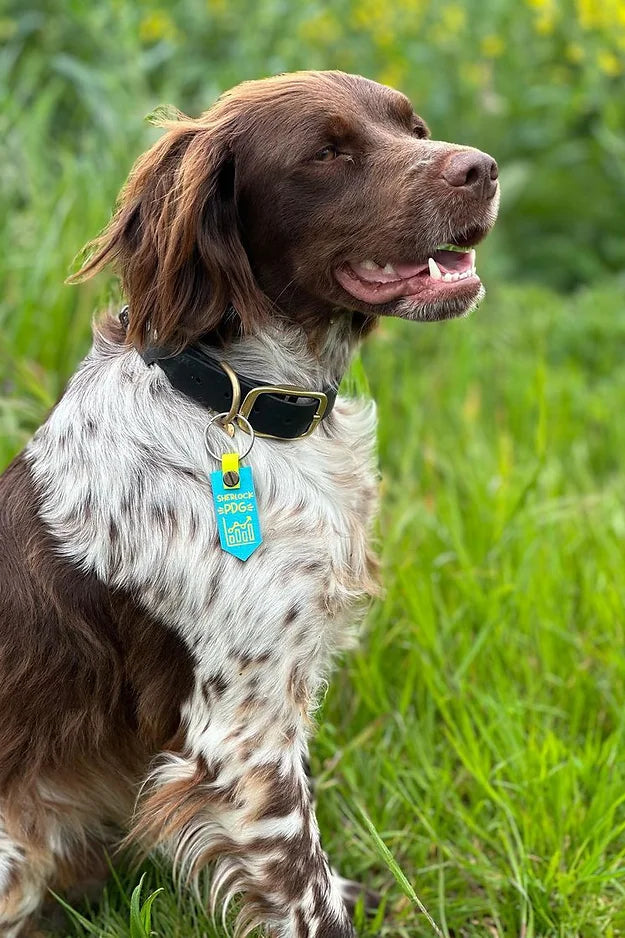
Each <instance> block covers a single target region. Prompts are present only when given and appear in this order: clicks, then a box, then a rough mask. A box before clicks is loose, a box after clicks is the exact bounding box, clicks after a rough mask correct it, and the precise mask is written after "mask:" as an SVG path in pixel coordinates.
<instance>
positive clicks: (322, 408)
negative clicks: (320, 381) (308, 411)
mask: <svg viewBox="0 0 625 938" xmlns="http://www.w3.org/2000/svg"><path fill="white" fill-rule="evenodd" d="M262 394H284V395H285V396H286V397H307V398H309V400H313V401H317V410H316V413H315V414H313V417H312V420H311V421H310V426H309V427H308V428H307V429H306V430H304V431H303V433H300V434H298V435H297V436H295V437H293V439H294V440H302V439H303V438H304V437H306V436H310V434H311V433H312V432H313V430H315V428H316V427H317V426H318V425H319V423H320V422H321V420H323V415H324V414H325V412H326V408H327V406H328V396H327V394H324V392H323V391H308V390H307V389H305V388H297V387H293V386H292V385H277V384H276V385H271V384H266V385H261V386H260V387H257V388H252V390H251V391H248V393H247V394H246V395H245V398H244V400H243V403H242V404H241V406H240V408H239V414H240V415H241V416H242V417H245V418H246V419H247V418H249V416H250V413H251V411H252V408H253V406H254V404H255V403H256V400H257V399H258V398H259V397H260V396H261V395H262ZM241 429H242V430H245V427H244V426H241ZM256 436H262V437H267V438H272V434H271V433H259V432H258V430H257V431H256Z"/></svg>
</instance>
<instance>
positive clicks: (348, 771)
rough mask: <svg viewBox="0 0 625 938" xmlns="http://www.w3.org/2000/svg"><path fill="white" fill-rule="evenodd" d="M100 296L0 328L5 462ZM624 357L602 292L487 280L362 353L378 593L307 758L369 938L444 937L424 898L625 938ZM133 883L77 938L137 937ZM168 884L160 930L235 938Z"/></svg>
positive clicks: (470, 932)
mask: <svg viewBox="0 0 625 938" xmlns="http://www.w3.org/2000/svg"><path fill="white" fill-rule="evenodd" d="M54 257H55V255H54V249H53V247H50V248H49V258H48V261H45V259H44V260H42V261H40V263H41V264H42V266H45V263H48V262H49V263H50V264H52V263H53V261H54ZM57 273H58V278H59V281H60V279H61V273H60V272H57ZM101 289H102V287H101ZM92 299H93V297H92ZM84 302H86V300H83V299H82V298H79V299H76V291H75V290H74V291H71V290H70V288H63V289H61V288H60V287H59V288H58V290H55V293H54V301H53V302H52V303H51V304H50V306H49V307H48V306H47V301H46V297H45V296H44V298H43V300H42V302H41V306H40V313H39V315H40V317H41V322H42V323H45V328H43V329H42V330H41V331H40V332H33V330H32V328H29V327H28V325H25V324H24V323H23V322H21V317H20V316H19V315H15V316H14V317H13V318H11V319H10V320H8V321H7V322H6V324H5V330H4V338H3V342H4V343H5V345H6V351H7V353H8V355H9V356H10V360H11V363H12V364H11V367H10V385H9V386H6V382H8V381H9V377H8V374H9V372H8V371H7V377H6V378H5V393H4V395H3V397H2V398H1V399H0V400H1V403H0V420H1V423H0V438H1V443H2V447H3V449H2V457H3V459H4V461H5V462H6V460H7V459H8V458H9V455H10V453H11V452H12V451H14V450H15V449H16V448H17V447H18V446H19V445H20V444H21V443H22V442H23V440H24V438H25V437H26V436H27V434H28V432H29V431H30V430H31V428H32V426H33V425H35V424H36V422H37V421H39V420H40V419H41V418H42V417H43V416H44V412H45V409H46V407H47V406H48V404H49V403H50V401H51V400H52V399H53V396H54V395H55V394H56V393H57V391H58V389H59V386H60V383H61V381H62V379H63V376H64V375H65V374H66V373H67V371H68V370H69V369H70V368H71V367H72V365H73V364H74V360H75V358H76V357H77V356H78V354H79V353H80V352H82V351H83V350H84V348H85V347H86V342H87V321H86V320H87V317H86V316H85V315H84V310H83V309H82V304H83V303H84ZM72 304H77V305H76V310H77V312H75V314H73V315H72V314H71V309H72ZM79 313H80V315H79ZM31 326H32V321H31ZM624 356H625V309H624V308H623V304H622V301H621V299H620V297H619V295H618V291H616V290H615V289H614V287H613V285H611V284H606V285H604V286H601V287H596V288H594V289H588V290H587V291H585V292H581V293H579V294H577V295H576V296H573V297H561V296H558V295H556V294H554V293H551V292H549V291H547V290H545V289H543V288H538V287H523V288H520V287H506V288H504V287H503V286H499V287H497V286H494V287H493V288H492V289H491V291H490V293H489V297H488V299H487V301H486V302H485V303H484V304H483V306H482V308H481V309H480V311H479V312H478V313H476V314H474V315H473V316H472V317H471V318H470V319H468V320H463V321H458V322H453V323H448V324H445V325H439V326H416V325H413V324H409V323H401V322H384V323H382V325H381V327H380V329H379V332H378V334H377V335H376V336H375V337H374V338H372V339H371V340H370V341H369V343H368V345H367V346H366V348H365V350H364V352H363V357H362V366H363V367H362V371H363V372H364V374H366V376H367V378H368V380H369V382H370V386H371V391H372V393H373V395H374V396H375V398H376V399H377V401H378V403H379V410H380V463H381V467H382V493H383V500H382V515H381V521H380V552H381V555H382V559H383V564H384V569H385V583H386V595H385V597H384V598H383V599H382V600H381V601H378V602H376V603H375V604H374V605H373V606H372V608H371V610H370V612H369V615H368V617H367V622H366V631H365V635H364V637H363V641H362V645H361V649H360V650H359V651H358V652H357V653H356V654H353V655H351V656H350V657H349V658H347V659H346V661H345V663H344V665H343V667H342V668H341V669H340V671H339V673H338V674H337V675H336V677H335V680H334V682H333V684H332V686H331V689H330V691H329V693H328V696H327V699H326V701H325V704H324V708H323V711H322V713H321V715H320V720H319V723H320V727H319V732H318V735H317V739H316V742H315V744H314V749H313V752H314V764H315V765H314V767H315V770H316V774H317V777H318V779H319V814H320V821H321V826H322V830H323V833H324V838H325V843H326V847H327V849H328V851H329V853H330V854H331V856H332V858H333V859H334V860H335V861H336V863H337V865H338V866H339V867H340V868H341V869H342V870H343V871H345V873H346V875H350V876H353V877H355V878H360V879H363V880H366V881H367V882H368V883H370V884H372V885H374V886H376V887H379V888H381V889H382V890H383V892H384V894H385V896H386V899H387V915H388V917H387V920H386V922H385V923H383V924H378V925H376V924H375V923H374V924H373V925H371V924H369V925H364V924H363V925H362V927H361V934H362V935H365V936H370V935H373V934H379V935H382V936H389V938H390V936H394V938H395V936H403V938H407V936H410V938H412V936H424V938H428V936H432V935H434V934H435V930H434V928H433V927H432V926H431V925H430V924H429V922H428V919H427V918H426V916H425V915H423V914H422V913H421V912H420V911H419V904H418V902H422V903H423V904H424V905H425V907H426V908H427V910H428V912H429V913H430V915H431V916H432V918H433V919H434V920H435V922H436V923H437V924H438V926H439V928H440V930H441V932H442V934H443V935H445V936H456V938H460V936H466V938H470V936H478V935H479V936H484V935H487V936H500V938H504V936H506V938H508V936H514V938H539V936H540V938H555V936H559V938H574V936H579V938H594V936H597V938H599V936H608V938H609V936H618V935H621V934H623V933H625V911H624V909H625V902H624V891H625V890H624V885H625V884H624V879H623V876H624V873H625V840H624V837H623V831H624V829H625V804H624V803H625V795H624V792H625V765H624V762H623V757H622V754H623V742H624V739H623V737H624V734H625V709H624V708H623V694H624V680H625V656H623V654H622V648H623V644H624V639H625V635H624V634H623V633H624V631H625V623H624V620H623V608H624V606H625V602H624V601H625V595H624V594H625V585H624V580H623V576H622V563H623V548H622V543H623V536H624V534H625V509H624V508H623V502H622V491H623V470H622V466H621V460H620V455H621V454H622V453H623V452H625V423H624V422H623V420H622V419H620V416H621V414H622V413H623V410H624V409H625V381H624V380H623V377H622V374H623V373H622V369H621V363H622V360H623V357H624ZM39 361H43V362H45V365H46V367H45V368H41V367H40V366H39V364H38V362H39ZM55 362H56V363H58V365H57V367H55V365H54V363H55ZM5 368H6V361H5ZM359 371H360V369H356V370H355V373H356V377H357V381H358V383H360V384H362V381H363V379H362V377H358V372H359ZM121 869H122V872H121V874H120V875H119V876H117V877H116V878H115V879H113V880H112V883H111V885H110V886H109V888H108V890H107V893H106V894H105V896H104V899H103V901H102V903H101V904H100V905H99V906H97V907H94V908H92V909H89V908H81V909H80V915H81V916H82V918H80V919H75V921H74V922H73V924H70V925H69V926H68V929H67V930H66V934H67V935H72V936H74V935H75V934H78V935H87V934H95V935H99V936H103V938H121V936H128V935H133V936H134V935H135V934H136V935H140V934H141V932H140V931H138V930H137V929H138V928H139V927H140V926H139V924H137V922H139V921H140V920H139V919H137V922H135V931H131V930H130V925H129V922H130V895H131V893H132V890H133V888H134V887H135V886H136V883H137V874H135V873H133V872H132V871H129V870H127V869H125V868H124V865H123V863H122V865H121ZM160 887H163V891H162V892H161V893H160V894H159V895H158V896H157V898H156V899H155V901H154V904H153V906H152V909H151V913H152V924H151V928H152V930H153V931H154V932H155V933H156V935H158V936H160V938H165V936H167V938H170V936H171V938H173V936H177V938H204V936H209V938H213V936H218V935H221V934H222V932H221V930H220V929H219V928H218V927H217V928H215V927H214V926H213V925H212V924H211V922H210V921H209V920H208V918H207V917H206V915H205V914H204V912H203V911H202V904H201V902H199V901H198V900H197V899H196V898H193V897H192V896H190V895H182V896H179V895H177V894H176V892H175V891H174V889H173V887H172V886H171V884H170V880H169V875H168V871H167V869H166V868H165V867H156V866H148V867H147V868H146V879H145V882H144V893H143V895H144V898H147V896H148V895H149V894H150V893H151V892H152V891H154V890H155V889H157V888H160ZM415 893H416V895H415ZM417 896H418V900H417ZM135 913H136V909H135ZM141 921H143V920H142V919H141ZM87 923H89V924H87ZM148 931H149V929H148Z"/></svg>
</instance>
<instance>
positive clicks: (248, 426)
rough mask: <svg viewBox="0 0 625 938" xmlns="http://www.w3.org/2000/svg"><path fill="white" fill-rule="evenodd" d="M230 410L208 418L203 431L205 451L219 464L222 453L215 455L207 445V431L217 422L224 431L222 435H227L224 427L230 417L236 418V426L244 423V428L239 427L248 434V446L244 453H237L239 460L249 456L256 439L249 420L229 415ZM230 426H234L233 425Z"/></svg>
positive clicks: (241, 416) (208, 444) (240, 415)
mask: <svg viewBox="0 0 625 938" xmlns="http://www.w3.org/2000/svg"><path fill="white" fill-rule="evenodd" d="M231 410H232V408H231V409H230V410H225V411H224V412H223V413H222V414H215V415H214V416H213V417H211V418H210V420H209V421H208V423H207V424H206V429H205V430H204V439H205V441H206V449H207V450H208V452H209V453H210V454H211V456H212V457H213V459H216V460H217V462H221V457H222V455H223V453H219V454H218V453H215V452H214V451H213V450H212V449H211V445H210V443H209V441H208V431H209V430H210V428H211V427H212V425H213V424H214V423H215V422H216V421H217V420H218V421H219V423H220V426H221V428H222V430H223V431H224V433H227V432H228V431H227V430H226V426H227V424H229V423H230V421H231V420H232V417H236V423H238V424H241V423H244V424H245V426H244V427H240V429H241V430H244V431H245V432H246V433H249V435H250V445H249V446H248V448H247V449H246V450H245V452H244V453H239V459H245V457H246V456H249V454H250V450H251V449H252V446H253V445H254V440H255V439H256V434H255V433H254V427H253V426H252V424H251V423H250V422H249V420H248V419H247V417H244V416H243V414H231ZM226 417H228V420H225V418H226ZM232 426H235V424H234V423H233V424H232ZM224 452H230V450H224Z"/></svg>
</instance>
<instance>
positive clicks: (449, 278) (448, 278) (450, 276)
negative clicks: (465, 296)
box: [443, 274, 454, 283]
mask: <svg viewBox="0 0 625 938" xmlns="http://www.w3.org/2000/svg"><path fill="white" fill-rule="evenodd" d="M453 279H454V276H453V274H443V280H444V281H445V283H451V281H452V280H453Z"/></svg>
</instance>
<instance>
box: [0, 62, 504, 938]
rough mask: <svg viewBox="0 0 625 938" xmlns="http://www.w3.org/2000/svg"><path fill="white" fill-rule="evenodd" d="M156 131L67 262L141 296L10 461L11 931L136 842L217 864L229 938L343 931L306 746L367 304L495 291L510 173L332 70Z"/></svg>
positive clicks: (0, 490) (354, 502) (2, 684)
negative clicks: (478, 258) (502, 191)
mask: <svg viewBox="0 0 625 938" xmlns="http://www.w3.org/2000/svg"><path fill="white" fill-rule="evenodd" d="M162 123H163V125H164V127H165V128H166V132H165V133H164V134H163V136H162V137H161V139H160V140H159V141H158V142H157V143H156V144H155V145H154V146H153V147H152V148H151V149H150V150H149V151H148V152H147V153H145V154H144V155H143V156H141V157H140V158H139V160H138V161H137V163H136V164H135V166H134V168H133V170H132V172H131V174H130V177H129V179H128V181H127V183H126V185H125V187H124V188H123V190H122V192H121V195H120V198H119V202H118V205H117V210H116V212H115V214H114V216H113V218H112V220H111V222H110V224H109V225H108V227H107V228H106V230H105V231H104V233H103V234H102V235H101V236H100V237H99V238H98V239H96V241H95V242H93V243H92V246H91V252H90V254H89V256H88V260H87V261H86V263H85V265H84V266H83V268H82V269H81V270H80V271H79V272H78V274H76V276H75V278H74V279H81V278H85V277H89V276H91V275H92V274H94V273H96V272H97V271H99V270H100V269H102V268H104V267H105V266H106V265H109V264H111V265H112V266H113V269H114V270H115V271H116V272H117V273H118V274H119V277H120V279H121V284H122V288H123V292H124V295H125V298H126V301H127V303H128V306H127V307H126V308H125V309H124V311H123V312H122V314H121V315H120V316H119V317H116V316H112V315H109V317H108V318H104V320H103V321H101V322H100V323H99V324H98V325H97V326H96V328H95V338H94V343H93V347H92V349H91V351H90V353H89V354H88V356H87V357H86V359H85V360H84V361H83V362H82V364H81V365H80V366H79V368H78V370H77V371H76V373H75V374H74V376H73V377H72V378H71V380H70V381H69V383H68V386H67V389H66V391H65V393H64V394H63V396H62V397H61V399H60V400H59V402H58V403H57V405H56V406H55V407H54V409H53V411H52V413H51V414H50V415H49V417H48V419H47V420H46V422H45V423H44V424H43V426H41V427H40V429H39V430H38V431H37V432H36V433H35V435H34V437H33V439H32V440H31V442H30V443H29V444H28V445H27V447H26V448H25V450H24V451H23V452H22V453H21V455H19V456H18V457H17V458H16V459H15V461H14V462H13V463H12V465H10V466H9V468H8V469H7V470H6V472H5V473H4V475H3V476H2V478H1V480H0V626H1V635H0V649H1V651H0V934H2V935H3V936H10V938H13V936H17V935H22V934H24V931H25V929H26V927H27V926H28V923H29V922H30V921H31V920H32V918H33V916H35V915H36V913H37V911H38V909H39V907H40V905H41V903H42V900H43V898H44V897H45V894H46V892H47V890H48V889H49V888H52V889H55V890H67V889H69V888H70V887H77V886H79V885H80V884H81V883H83V882H84V881H85V880H86V879H92V878H94V877H95V876H96V875H97V874H98V871H99V870H100V869H101V867H102V865H103V860H102V858H103V856H104V855H105V852H106V849H107V848H110V847H111V845H112V844H114V843H115V842H116V839H117V842H119V838H120V837H121V836H123V837H124V842H125V843H132V844H135V845H139V846H140V847H141V848H142V849H146V850H151V849H154V848H158V849H159V850H162V851H165V852H166V853H167V854H168V855H169V856H170V857H171V859H172V861H173V863H174V865H175V867H176V869H177V871H178V873H179V874H181V875H182V876H183V877H185V878H193V877H194V876H196V875H197V873H198V871H199V870H201V869H202V868H203V867H204V866H205V865H206V864H209V863H210V864H211V865H212V867H213V873H212V877H213V878H212V886H211V889H212V893H211V894H212V897H213V902H215V901H224V902H227V900H229V899H230V898H231V897H232V896H234V895H237V896H238V897H239V913H238V920H237V925H238V929H239V931H240V932H241V933H245V932H248V931H249V930H250V929H252V928H253V927H255V926H258V925H262V926H264V927H265V929H266V930H267V932H268V933H269V934H271V935H274V936H279V938H347V936H350V935H353V934H354V932H353V925H352V923H351V914H350V912H351V910H350V906H352V905H353V903H354V900H355V897H356V896H357V895H358V887H356V886H355V885H354V884H350V883H347V882H346V881H345V880H343V879H341V878H340V877H339V876H338V874H336V873H335V872H334V871H333V869H332V868H331V866H330V863H329V861H328V859H327V857H326V855H325V853H324V852H323V849H322V846H321V843H320V838H319V828H318V825H317V821H316V818H315V812H314V802H313V797H312V794H311V787H310V784H309V779H308V776H307V750H308V741H309V737H310V734H311V729H312V726H313V714H314V711H315V707H316V706H317V704H318V701H319V696H320V691H321V689H322V688H323V686H324V685H325V682H326V679H327V676H328V673H329V671H330V669H331V667H332V663H333V661H334V659H335V658H336V656H337V653H339V652H341V651H342V650H343V649H345V648H346V647H348V646H349V645H350V643H351V642H352V640H353V633H354V627H353V622H354V618H355V609H357V607H358V605H359V601H361V600H362V599H363V598H364V597H365V596H366V595H367V594H369V593H371V591H372V590H374V589H375V585H376V576H375V560H374V557H373V553H372V551H371V549H370V547H369V545H368V539H369V531H370V527H371V520H372V517H373V515H374V512H375V507H376V488H377V486H376V470H375V463H374V435H375V412H374V406H373V405H372V404H371V403H370V402H366V403H363V402H359V401H354V400H349V399H346V398H345V397H341V396H337V388H338V385H339V382H340V380H341V377H342V376H343V374H344V373H345V371H346V368H347V367H348V363H349V360H350V356H351V355H352V353H353V351H354V349H355V348H356V347H357V345H358V343H359V342H360V340H361V339H362V338H363V336H366V335H367V333H368V332H370V331H371V329H372V328H373V327H374V326H375V323H376V322H377V320H378V317H380V316H398V317H401V318H403V319H406V320H411V321H413V322H425V321H428V322H430V321H434V320H443V319H448V318H450V317H455V316H459V315H462V314H464V313H466V312H467V311H468V310H470V309H471V308H472V307H473V306H475V304H476V302H477V301H478V300H479V299H480V297H481V296H482V292H483V290H482V285H481V282H480V279H479V277H478V275H477V274H476V271H475V252H474V250H473V247H474V245H476V244H477V243H478V242H479V241H480V240H481V239H482V238H483V237H484V236H485V235H486V233H487V232H488V230H489V229H490V227H491V226H492V224H493V222H494V219H495V216H496V212H497V205H498V182H497V165H496V163H495V162H494V160H493V159H492V158H491V157H490V156H488V155H487V154H485V153H482V152H481V151H479V150H475V149H472V148H470V147H465V146H457V145H455V144H451V143H443V142H439V141H434V140H431V139H430V135H429V132H428V129H427V127H426V125H425V123H424V122H423V120H422V119H421V118H420V117H418V116H417V115H416V114H415V113H414V110H413V108H412V105H411V104H410V102H409V100H408V99H407V98H406V97H405V96H404V95H403V94H400V93H398V92H397V91H394V90H392V89H390V88H387V87H384V86H382V85H379V84H376V83H375V82H373V81H368V80H366V79H364V78H361V77H358V76H355V75H347V74H343V73H341V72H301V73H296V74H292V75H281V76H279V77H275V78H269V79H267V80H262V81H253V82H246V83H244V84H242V85H240V86H239V87H237V88H234V89H233V90H232V91H229V92H228V93H226V94H224V95H223V96H222V97H221V98H220V99H219V100H218V101H217V103H216V104H215V105H214V106H213V107H212V108H210V110H208V111H206V113H204V114H203V115H202V116H201V117H200V118H198V119H197V120H194V119H190V118H187V117H185V116H184V115H182V114H179V115H177V116H175V117H174V118H172V119H171V120H163V121H162ZM250 447H251V448H250ZM237 454H239V455H237ZM252 474H253V477H252ZM360 604H361V605H362V603H360Z"/></svg>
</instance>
